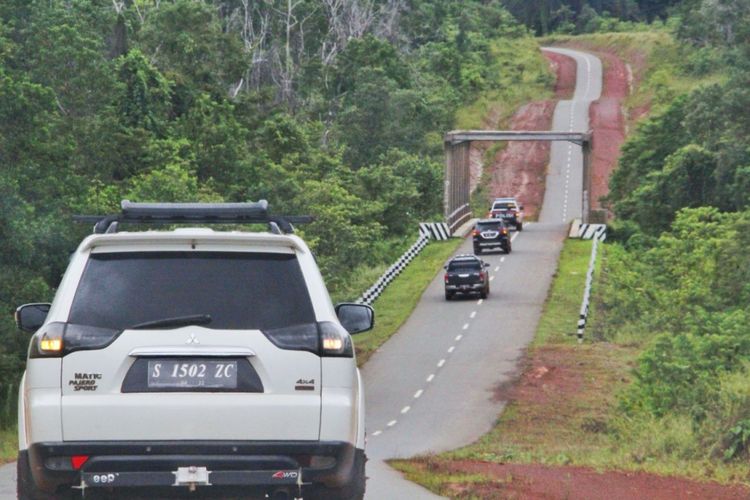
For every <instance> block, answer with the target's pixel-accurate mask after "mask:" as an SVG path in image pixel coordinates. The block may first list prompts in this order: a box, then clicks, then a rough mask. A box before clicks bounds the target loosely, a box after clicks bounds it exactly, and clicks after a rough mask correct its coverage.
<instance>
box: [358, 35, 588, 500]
mask: <svg viewBox="0 0 750 500" xmlns="http://www.w3.org/2000/svg"><path fill="white" fill-rule="evenodd" d="M549 50H554V51H555V52H559V53H562V54H564V55H568V56H571V57H573V58H575V60H576V62H577V85H576V90H575V93H574V97H573V99H572V100H570V101H561V102H560V103H559V104H558V106H557V108H556V109H555V115H554V119H553V127H554V130H558V131H586V130H588V107H589V106H588V105H589V103H590V102H591V101H593V100H596V99H597V98H598V97H599V95H600V93H601V62H600V61H599V60H598V59H597V58H595V57H593V56H591V55H588V54H584V53H581V52H575V51H570V50H563V49H549ZM550 154H551V158H550V168H549V171H548V177H547V187H546V192H545V198H544V203H543V206H542V210H541V214H540V217H539V222H537V223H532V224H527V225H526V227H525V228H524V230H523V231H522V232H520V233H515V234H514V236H513V237H514V240H513V252H512V253H511V254H510V255H508V256H505V255H502V254H499V253H491V254H485V255H484V256H483V258H484V259H485V260H486V261H488V262H489V263H490V265H491V267H490V275H491V279H492V282H491V287H492V291H491V293H490V296H489V297H488V298H487V299H486V300H479V299H478V298H466V299H463V300H461V299H459V300H454V301H451V302H446V301H445V299H444V296H443V282H442V273H438V276H436V277H435V279H434V280H433V281H432V283H430V285H429V287H428V288H427V291H426V292H425V294H424V295H423V296H422V299H421V300H420V302H419V304H418V305H417V307H416V309H415V311H414V313H413V314H412V315H411V317H410V318H409V319H408V320H407V322H406V323H405V324H404V325H403V326H402V327H401V329H400V330H399V331H398V333H396V334H395V335H394V336H393V338H391V340H389V341H388V342H387V343H386V344H385V345H383V346H382V348H381V349H380V350H379V351H378V352H377V353H376V354H375V355H373V357H372V358H371V359H370V361H368V363H367V364H366V365H365V367H364V379H365V385H366V388H365V394H366V396H367V433H368V441H367V454H368V456H369V457H370V462H368V476H369V480H368V483H367V498H368V500H369V499H372V500H380V499H384V498H410V499H416V498H436V497H435V496H434V495H432V494H431V493H430V492H428V491H427V490H424V489H422V488H419V487H417V486H416V485H414V484H412V483H410V482H408V481H406V480H404V479H403V478H402V477H401V476H400V475H399V474H398V473H396V472H395V471H393V470H392V469H390V468H389V467H388V466H387V465H385V463H384V462H383V460H385V459H388V458H402V457H411V456H414V455H418V454H429V453H438V452H441V451H446V450H450V449H454V448H457V447H460V446H463V445H466V444H469V443H471V442H473V441H475V440H476V439H478V438H479V437H480V436H482V435H483V434H485V433H486V432H487V431H489V430H490V429H491V428H492V425H493V424H494V423H495V421H496V419H497V416H498V414H499V413H500V412H501V411H502V410H503V407H504V405H505V401H503V400H501V399H499V398H497V397H495V390H496V388H497V387H498V386H500V385H502V384H503V383H504V382H507V381H509V380H512V379H513V377H514V376H516V375H517V368H518V367H517V363H518V361H519V360H520V358H521V356H522V354H523V350H524V349H525V348H526V346H527V345H528V344H529V342H530V341H531V339H532V338H533V336H534V333H535V331H536V326H537V323H538V320H539V316H540V313H541V310H542V306H543V304H544V300H545V298H546V296H547V290H548V288H549V285H550V283H551V280H552V276H553V274H554V273H555V271H556V269H557V261H558V257H559V253H560V249H561V247H562V243H563V240H564V239H565V237H566V235H567V227H568V226H567V224H568V223H569V222H570V220H572V219H574V218H577V217H580V215H581V206H582V203H581V191H582V189H581V186H582V157H581V151H580V147H579V146H576V145H573V144H570V143H567V142H557V143H553V145H552V148H551V153H550ZM471 251H472V248H471V241H468V240H467V241H466V242H464V243H463V244H462V245H461V247H460V248H459V250H458V253H471ZM574 326H575V325H571V331H573V328H574Z"/></svg>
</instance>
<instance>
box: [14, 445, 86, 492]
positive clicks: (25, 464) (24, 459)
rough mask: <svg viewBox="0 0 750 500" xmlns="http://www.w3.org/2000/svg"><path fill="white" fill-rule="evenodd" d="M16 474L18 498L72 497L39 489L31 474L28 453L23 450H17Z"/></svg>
mask: <svg viewBox="0 0 750 500" xmlns="http://www.w3.org/2000/svg"><path fill="white" fill-rule="evenodd" d="M16 474H17V475H16V478H17V479H16V493H17V494H18V500H58V499H64V498H71V497H72V496H71V495H57V494H54V493H45V492H44V491H41V490H40V489H39V488H38V487H37V485H36V483H35V482H34V477H33V476H32V475H31V466H30V465H29V454H28V453H27V452H25V451H19V452H18V461H17V462H16Z"/></svg>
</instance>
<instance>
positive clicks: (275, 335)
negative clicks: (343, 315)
mask: <svg viewBox="0 0 750 500" xmlns="http://www.w3.org/2000/svg"><path fill="white" fill-rule="evenodd" d="M262 331H263V335H265V336H266V338H267V339H268V340H270V341H271V342H272V343H273V344H274V345H275V346H276V347H278V348H279V349H284V350H288V351H308V352H311V353H313V354H317V355H319V356H327V357H328V356H330V357H345V358H351V357H352V356H353V355H354V349H353V348H352V339H351V336H350V335H349V332H347V331H346V330H344V328H343V327H341V326H340V325H337V324H336V323H331V322H320V323H306V324H303V325H295V326H289V327H285V328H276V329H273V330H262Z"/></svg>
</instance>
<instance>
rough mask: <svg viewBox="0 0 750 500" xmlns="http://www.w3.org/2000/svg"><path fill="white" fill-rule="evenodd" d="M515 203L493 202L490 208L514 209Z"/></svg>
mask: <svg viewBox="0 0 750 500" xmlns="http://www.w3.org/2000/svg"><path fill="white" fill-rule="evenodd" d="M515 209H516V204H515V203H495V204H494V205H492V210H515Z"/></svg>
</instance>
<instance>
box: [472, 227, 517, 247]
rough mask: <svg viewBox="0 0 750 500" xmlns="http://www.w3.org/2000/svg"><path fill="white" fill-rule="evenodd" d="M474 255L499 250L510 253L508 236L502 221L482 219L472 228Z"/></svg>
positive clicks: (506, 228)
mask: <svg viewBox="0 0 750 500" xmlns="http://www.w3.org/2000/svg"><path fill="white" fill-rule="evenodd" d="M472 234H473V236H474V253H475V254H477V255H479V254H481V253H482V252H483V251H484V250H491V249H495V248H501V249H502V250H503V252H505V253H510V249H511V247H510V234H509V232H508V227H507V226H506V225H505V223H504V222H503V220H502V219H482V220H480V221H479V222H477V225H476V226H474V232H473V233H472Z"/></svg>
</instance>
